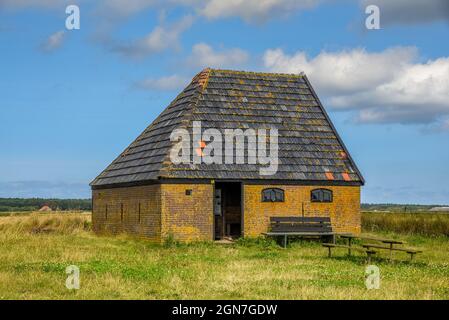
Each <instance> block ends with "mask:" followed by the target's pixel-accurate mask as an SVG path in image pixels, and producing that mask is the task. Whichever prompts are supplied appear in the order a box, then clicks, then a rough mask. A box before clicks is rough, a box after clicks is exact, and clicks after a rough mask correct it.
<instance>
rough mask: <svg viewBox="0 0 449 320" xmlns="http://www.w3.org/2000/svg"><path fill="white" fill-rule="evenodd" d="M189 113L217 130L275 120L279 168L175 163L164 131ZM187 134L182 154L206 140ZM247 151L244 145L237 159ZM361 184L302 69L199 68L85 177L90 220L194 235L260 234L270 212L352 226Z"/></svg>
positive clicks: (143, 232) (187, 121)
mask: <svg viewBox="0 0 449 320" xmlns="http://www.w3.org/2000/svg"><path fill="white" fill-rule="evenodd" d="M195 123H201V128H202V129H204V130H206V129H210V128H215V129H218V130H220V131H224V130H225V129H233V130H235V129H242V131H243V130H248V129H254V130H259V129H261V128H276V129H277V131H278V140H277V142H278V143H277V145H278V151H277V152H278V155H277V159H278V165H277V171H276V172H275V173H274V174H272V175H261V173H260V167H261V166H262V165H261V164H259V163H257V164H254V163H252V164H249V162H250V161H246V162H245V163H227V162H226V163H220V164H217V163H212V164H206V163H195V162H194V161H192V162H191V163H178V164H175V163H174V162H173V161H171V160H172V158H171V151H172V150H173V147H174V146H175V145H176V144H177V143H178V142H179V141H174V140H173V139H172V138H171V135H172V133H173V131H174V130H176V129H179V128H181V129H185V130H187V131H188V132H194V126H195ZM192 136H193V139H192V141H193V142H192V144H193V147H192V154H190V155H189V160H191V159H193V158H194V157H195V152H197V156H202V155H203V154H202V151H203V150H205V148H206V146H207V144H208V142H210V141H211V140H208V141H207V142H206V141H203V140H202V138H201V141H196V142H195V136H194V134H192ZM235 138H236V139H237V137H235ZM245 138H248V137H245V136H243V139H245ZM267 138H268V137H267ZM248 139H249V138H248ZM245 141H246V140H245ZM270 143H271V140H270ZM246 145H248V144H246ZM236 146H237V144H236V145H235V146H234V147H235V148H234V149H233V152H234V153H233V154H234V155H235V154H236V153H237V151H238V150H237V149H238V148H237V147H236ZM225 148H226V146H224V147H223V150H221V151H223V154H224V153H225V151H229V150H225ZM258 148H259V145H258ZM198 150H199V153H198ZM251 151H254V150H251V149H250V148H249V149H248V147H246V149H245V150H244V151H243V153H244V157H245V159H247V160H249V158H250V156H251V154H252V153H251ZM270 151H271V149H270ZM214 152H216V151H214ZM231 154H232V153H231ZM234 162H236V161H234ZM363 184H364V180H363V177H362V175H361V174H360V172H359V170H358V169H357V167H356V165H355V163H354V161H353V160H352V158H351V156H350V154H349V152H348V151H347V149H346V147H345V146H344V144H343V142H342V140H341V139H340V137H339V135H338V134H337V132H336V130H335V128H334V126H333V125H332V123H331V120H330V119H329V117H328V115H327V113H326V111H325V110H324V108H323V106H322V105H321V102H320V101H319V99H318V97H317V95H316V94H315V92H314V90H313V88H312V86H311V85H310V83H309V81H308V79H307V77H306V76H305V75H304V74H300V75H290V74H271V73H254V72H240V71H229V70H214V69H205V70H203V71H202V72H200V73H199V74H198V75H197V76H195V77H194V79H193V80H192V82H191V83H190V84H189V85H188V86H187V87H186V88H185V89H184V91H183V92H182V93H181V94H180V95H178V96H177V97H176V99H175V100H174V101H173V102H172V103H171V104H170V105H169V106H168V107H167V108H166V109H165V110H164V111H163V112H162V113H161V114H160V115H159V116H158V117H157V118H156V120H154V121H153V123H152V124H151V125H150V126H149V127H148V128H146V129H145V130H144V132H143V133H142V134H141V135H140V136H139V137H138V138H137V139H136V140H135V141H134V142H133V143H131V145H130V146H129V147H128V148H126V150H125V151H123V152H122V154H120V155H119V156H118V158H116V159H115V160H114V161H113V162H112V163H111V164H110V165H109V166H108V167H107V168H106V169H105V170H104V171H103V172H102V173H101V174H100V175H99V176H98V177H97V178H96V179H95V180H94V181H93V182H92V183H91V187H92V198H93V227H94V230H95V232H97V233H103V232H109V233H120V232H126V233H131V234H135V235H139V236H142V237H145V238H148V239H151V240H154V241H157V242H160V241H163V240H164V239H166V238H168V237H173V238H174V239H177V240H180V241H194V240H213V239H221V238H223V237H226V236H232V237H238V236H245V237H247V236H248V237H253V236H258V235H260V234H261V233H262V232H265V231H267V229H268V225H269V218H270V217H273V216H326V217H330V218H331V223H332V225H333V228H334V230H335V231H338V232H350V233H355V234H357V233H359V232H360V188H361V186H362V185H363Z"/></svg>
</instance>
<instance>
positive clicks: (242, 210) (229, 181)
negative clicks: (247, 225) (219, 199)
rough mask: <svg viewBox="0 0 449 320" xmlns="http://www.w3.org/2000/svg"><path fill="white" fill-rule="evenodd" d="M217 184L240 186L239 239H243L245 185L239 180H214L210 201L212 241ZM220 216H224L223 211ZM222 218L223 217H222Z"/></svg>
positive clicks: (213, 238) (213, 239)
mask: <svg viewBox="0 0 449 320" xmlns="http://www.w3.org/2000/svg"><path fill="white" fill-rule="evenodd" d="M217 183H218V184H220V183H223V184H226V183H235V184H239V186H240V237H244V220H245V219H244V217H243V215H244V212H245V210H244V206H245V204H244V192H245V188H244V186H245V183H244V182H243V181H241V180H214V182H213V186H214V190H213V199H212V241H216V239H215V195H216V194H215V192H216V190H217ZM222 215H224V211H223V209H222ZM223 218H224V216H223Z"/></svg>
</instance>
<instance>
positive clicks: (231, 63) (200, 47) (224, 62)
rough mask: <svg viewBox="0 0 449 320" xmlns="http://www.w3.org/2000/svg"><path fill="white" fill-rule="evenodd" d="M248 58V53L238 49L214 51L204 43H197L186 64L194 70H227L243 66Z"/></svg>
mask: <svg viewBox="0 0 449 320" xmlns="http://www.w3.org/2000/svg"><path fill="white" fill-rule="evenodd" d="M248 58H249V55H248V53H247V52H246V51H244V50H242V49H239V48H232V49H222V50H221V51H216V50H214V49H213V48H212V47H211V46H209V45H208V44H206V43H197V44H196V45H194V46H193V48H192V54H191V55H190V57H189V58H188V59H187V62H188V64H189V65H190V66H192V67H195V68H204V67H212V68H229V67H235V66H239V65H243V64H244V63H246V62H247V61H248Z"/></svg>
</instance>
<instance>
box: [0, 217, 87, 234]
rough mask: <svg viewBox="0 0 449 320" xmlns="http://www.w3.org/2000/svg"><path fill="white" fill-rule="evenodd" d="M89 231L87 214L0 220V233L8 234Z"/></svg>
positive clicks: (4, 218) (5, 218)
mask: <svg viewBox="0 0 449 320" xmlns="http://www.w3.org/2000/svg"><path fill="white" fill-rule="evenodd" d="M90 230H91V218H90V215H88V214H64V213H55V214H41V213H33V214H31V215H29V216H25V217H21V216H10V217H3V218H2V219H1V220H0V232H1V233H2V234H3V235H5V234H7V233H10V234H23V233H25V234H49V233H55V234H60V235H64V234H67V235H68V234H77V233H80V232H84V231H90Z"/></svg>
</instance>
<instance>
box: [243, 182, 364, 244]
mask: <svg viewBox="0 0 449 320" xmlns="http://www.w3.org/2000/svg"><path fill="white" fill-rule="evenodd" d="M265 188H281V189H283V190H284V192H285V202H262V201H261V198H262V195H261V194H262V190H263V189H265ZM317 188H321V187H319V186H292V185H284V186H280V185H276V186H267V185H245V186H244V226H243V228H244V235H245V237H254V236H258V235H260V234H261V233H263V232H266V231H267V230H268V227H269V223H270V217H275V216H301V215H302V207H303V205H304V216H306V217H307V216H316V217H330V218H331V223H332V227H333V229H334V231H336V232H349V233H354V234H359V233H360V231H361V227H360V224H361V221H360V219H361V217H360V187H340V186H336V187H325V189H329V190H332V191H333V202H332V203H313V202H311V201H310V192H311V191H312V190H313V189H317Z"/></svg>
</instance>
